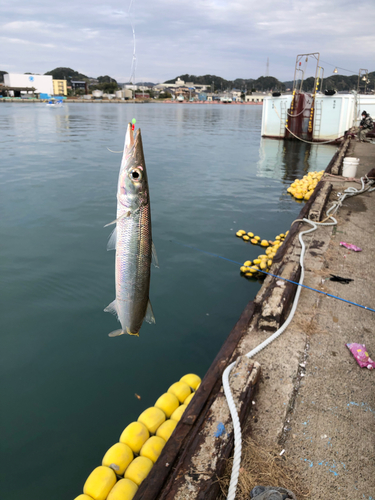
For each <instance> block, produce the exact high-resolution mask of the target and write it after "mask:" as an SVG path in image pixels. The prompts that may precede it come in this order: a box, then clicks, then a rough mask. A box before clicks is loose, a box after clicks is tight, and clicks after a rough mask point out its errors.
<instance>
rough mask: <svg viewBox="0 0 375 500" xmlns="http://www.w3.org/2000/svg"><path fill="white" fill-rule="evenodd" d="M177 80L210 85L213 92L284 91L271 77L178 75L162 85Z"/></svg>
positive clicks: (283, 87)
mask: <svg viewBox="0 0 375 500" xmlns="http://www.w3.org/2000/svg"><path fill="white" fill-rule="evenodd" d="M177 78H180V79H181V80H183V81H184V82H193V83H198V84H200V85H210V86H211V85H212V84H213V87H214V90H219V91H221V90H222V91H225V90H231V89H233V88H238V89H241V90H245V89H246V90H247V91H250V90H259V91H266V90H285V85H284V84H283V83H281V82H279V80H278V79H277V78H274V77H273V76H261V77H260V78H258V79H257V80H254V79H253V78H236V79H235V80H225V79H224V78H221V77H220V76H215V75H204V76H196V75H188V74H186V75H180V76H177V77H176V78H174V79H172V80H167V81H166V82H164V83H174V82H175V81H176V80H177Z"/></svg>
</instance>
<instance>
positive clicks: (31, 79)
mask: <svg viewBox="0 0 375 500" xmlns="http://www.w3.org/2000/svg"><path fill="white" fill-rule="evenodd" d="M4 85H5V86H7V87H34V88H35V92H36V93H37V94H40V93H41V94H48V95H52V94H53V84H52V75H22V74H18V73H8V74H5V75H4Z"/></svg>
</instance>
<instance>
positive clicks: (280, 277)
mask: <svg viewBox="0 0 375 500" xmlns="http://www.w3.org/2000/svg"><path fill="white" fill-rule="evenodd" d="M295 222H304V219H296V220H295V221H293V222H292V224H291V225H293V224H294V223H295ZM323 222H325V221H322V222H319V223H317V224H322V223H323ZM173 242H174V243H177V245H181V246H182V247H186V248H191V249H193V250H197V251H198V252H201V253H205V254H207V255H212V256H213V257H218V258H219V259H223V260H226V261H227V262H233V264H237V265H239V266H242V264H241V262H237V261H236V260H232V259H228V258H227V257H223V256H222V255H218V254H216V253H213V252H207V251H206V250H202V249H201V248H197V247H193V246H192V245H187V244H185V243H180V242H179V241H176V240H173ZM257 272H259V273H263V274H266V275H267V276H272V277H273V278H277V279H279V280H283V281H286V282H287V283H292V284H293V285H298V286H300V287H302V288H306V289H307V290H311V291H312V292H317V293H320V294H322V295H325V296H327V297H330V298H332V299H337V300H341V301H342V302H346V303H348V304H350V305H352V306H357V307H361V308H362V309H366V310H367V311H371V312H375V309H372V308H371V307H367V306H363V305H361V304H357V303H356V302H351V301H350V300H346V299H343V298H341V297H338V296H337V295H332V294H330V293H328V292H323V291H322V290H318V289H317V288H312V287H311V286H307V285H303V284H302V283H297V282H296V281H293V280H289V279H288V278H283V277H282V276H278V275H277V274H272V273H269V272H268V271H263V270H262V269H258V270H257Z"/></svg>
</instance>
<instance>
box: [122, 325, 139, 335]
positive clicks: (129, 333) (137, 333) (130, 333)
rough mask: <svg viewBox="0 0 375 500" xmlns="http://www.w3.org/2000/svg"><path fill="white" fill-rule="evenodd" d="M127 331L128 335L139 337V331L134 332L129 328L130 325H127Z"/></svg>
mask: <svg viewBox="0 0 375 500" xmlns="http://www.w3.org/2000/svg"><path fill="white" fill-rule="evenodd" d="M124 333H125V332H124ZM126 333H127V334H128V335H133V336H135V337H139V332H136V333H132V332H131V331H130V330H129V328H128V327H126Z"/></svg>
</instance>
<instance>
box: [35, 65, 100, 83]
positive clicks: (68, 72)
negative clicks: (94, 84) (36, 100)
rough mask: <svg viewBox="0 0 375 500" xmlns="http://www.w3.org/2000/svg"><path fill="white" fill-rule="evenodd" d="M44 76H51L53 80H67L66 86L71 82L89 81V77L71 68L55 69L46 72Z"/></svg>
mask: <svg viewBox="0 0 375 500" xmlns="http://www.w3.org/2000/svg"><path fill="white" fill-rule="evenodd" d="M44 74H45V75H52V78H53V79H54V80H67V82H68V85H70V84H71V81H72V80H90V77H88V76H86V75H83V74H82V73H79V72H78V71H75V70H74V69H72V68H55V69H53V70H52V71H47V73H44Z"/></svg>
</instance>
